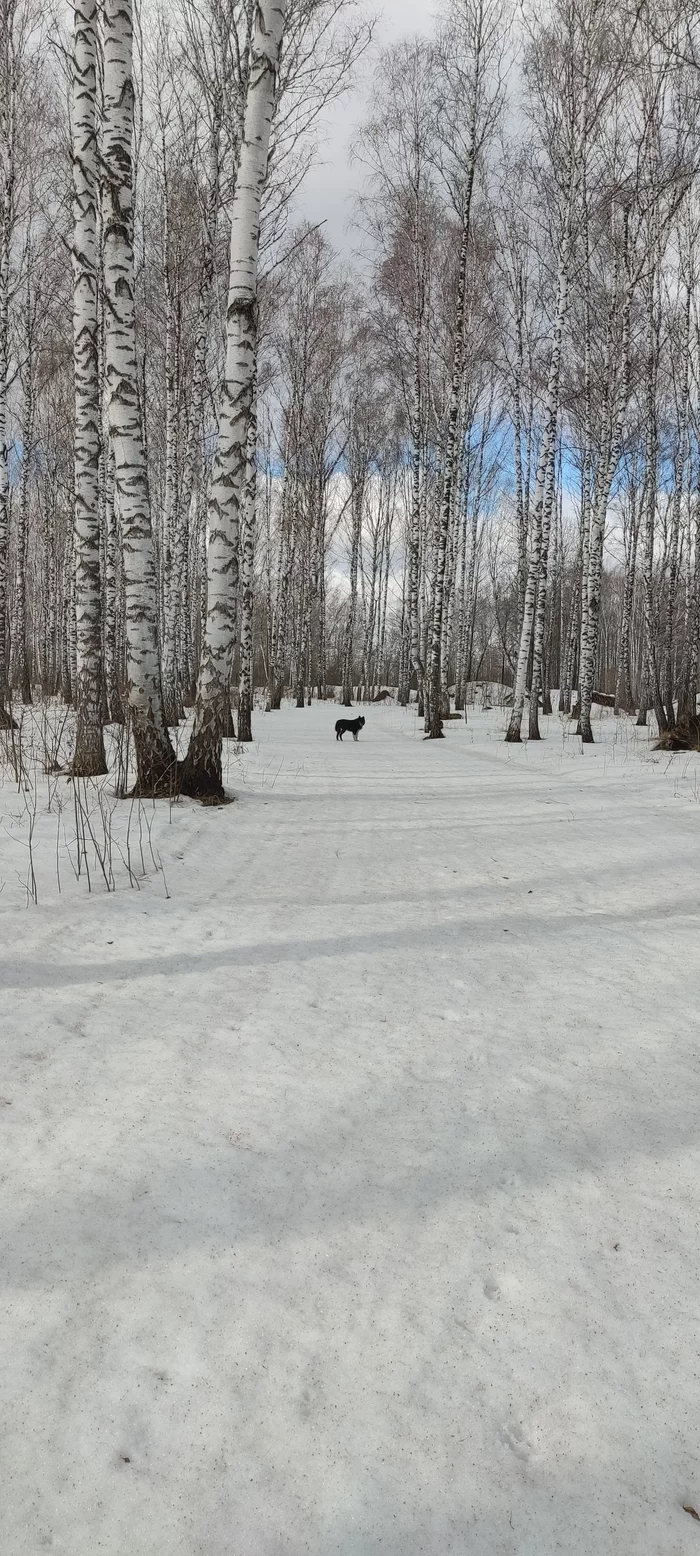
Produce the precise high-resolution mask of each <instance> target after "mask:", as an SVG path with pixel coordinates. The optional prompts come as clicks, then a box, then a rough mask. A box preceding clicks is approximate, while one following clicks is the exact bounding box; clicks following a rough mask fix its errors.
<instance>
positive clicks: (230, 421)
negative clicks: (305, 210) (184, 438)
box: [183, 0, 286, 798]
mask: <svg viewBox="0 0 700 1556" xmlns="http://www.w3.org/2000/svg"><path fill="white" fill-rule="evenodd" d="M285 11H286V0H277V3H275V0H259V4H258V7H257V10H256V16H255V30H254V34H253V41H252V49H251V63H250V76H249V82H248V96H247V101H246V110H245V123H244V129H243V140H242V144H241V154H240V161H239V168H238V178H237V182H236V190H235V194H234V197H233V208H232V214H231V266H230V279H229V294H228V310H227V322H226V379H225V384H224V389H223V403H222V406H221V415H220V420H219V439H218V446H217V451H216V459H215V465H214V472H213V477H212V488H211V494H210V498H209V515H208V516H209V555H208V566H207V619H206V625H205V636H204V643H203V645H202V654H201V659H200V667H199V678H198V683H197V695H196V699H195V717H194V729H193V731H192V738H191V740H190V747H189V750H188V753H187V757H186V759H185V763H184V766H183V786H184V788H185V791H186V793H188V794H193V795H199V796H212V797H214V798H223V793H224V791H223V784H222V775H221V745H222V736H223V731H224V729H225V727H226V723H227V717H228V711H229V709H228V697H229V688H230V681H231V670H232V660H233V649H234V643H235V634H236V606H237V593H238V541H239V523H240V507H241V498H242V495H243V489H244V485H245V468H246V443H247V436H248V424H249V419H250V411H251V405H252V398H253V384H254V379H255V358H256V344H257V298H258V252H259V246H260V206H261V200H262V194H263V189H264V187H265V182H266V179H267V164H268V152H269V145H270V128H271V125H272V116H273V112H274V107H275V84H276V80H277V66H278V62H279V56H280V49H281V45H282V36H283V32H284V22H285Z"/></svg>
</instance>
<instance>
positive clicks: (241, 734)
mask: <svg viewBox="0 0 700 1556" xmlns="http://www.w3.org/2000/svg"><path fill="white" fill-rule="evenodd" d="M257 431H258V420H257V415H256V408H255V396H253V404H252V406H251V412H250V422H249V425H248V447H247V451H246V482H245V502H244V504H243V523H242V525H241V623H240V634H239V635H240V666H239V672H240V673H239V679H238V739H239V740H243V741H249V740H252V738H253V730H252V713H253V569H254V563H255V510H256V496H257V484H258V474H257V466H256V452H257Z"/></svg>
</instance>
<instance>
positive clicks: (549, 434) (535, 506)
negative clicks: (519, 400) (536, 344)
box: [506, 166, 576, 742]
mask: <svg viewBox="0 0 700 1556" xmlns="http://www.w3.org/2000/svg"><path fill="white" fill-rule="evenodd" d="M575 182H576V180H575V169H574V167H573V166H572V168H571V174H570V185H569V192H568V198H567V205H566V213H565V217H564V224H563V231H562V238H561V242H560V245H559V256H558V264H557V289H556V308H555V314H554V325H553V329H552V341H551V346H550V353H549V372H548V377H547V391H546V395H545V403H544V428H543V432H542V440H541V443H540V450H539V457H538V461H537V474H536V477H535V491H534V496H533V503H532V513H531V518H530V549H529V557H528V571H527V583H526V586H525V602H524V606H523V619H522V626H521V631H520V647H519V650H518V664H517V669H516V675H515V690H514V693H513V712H512V715H511V719H510V723H509V725H508V730H507V733H506V740H508V741H515V742H517V741H519V740H520V729H521V724H522V718H523V710H524V708H525V695H526V691H527V672H528V665H529V662H530V648H531V644H532V633H533V626H534V620H535V609H536V604H537V591H538V584H539V576H540V560H541V554H542V520H543V508H544V501H545V495H546V488H547V472H548V469H549V462H550V459H551V457H552V454H553V450H554V445H555V440H556V433H557V420H558V415H559V379H560V373H561V352H562V338H563V334H564V322H565V319H566V314H567V309H568V300H569V280H570V271H571V258H572V248H573V230H572V228H573V197H574V189H575Z"/></svg>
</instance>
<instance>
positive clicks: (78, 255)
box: [71, 0, 107, 778]
mask: <svg viewBox="0 0 700 1556" xmlns="http://www.w3.org/2000/svg"><path fill="white" fill-rule="evenodd" d="M96 18H97V6H96V3H95V0H76V4H75V9H74V12H73V58H72V74H71V152H72V163H73V366H74V374H75V435H74V454H73V458H74V481H75V492H74V500H75V514H74V526H75V609H76V670H77V722H76V736H75V752H74V755H73V765H72V771H73V774H74V776H75V777H78V778H90V777H93V776H95V775H96V774H98V773H104V772H106V771H107V763H106V761H105V752H104V740H103V735H102V628H101V619H100V607H101V597H100V530H99V458H100V392H99V367H98V312H97V194H98V184H97V139H96V137H97V118H96V97H95V93H96V77H97V38H96Z"/></svg>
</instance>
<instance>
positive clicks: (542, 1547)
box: [0, 708, 700, 1556]
mask: <svg viewBox="0 0 700 1556" xmlns="http://www.w3.org/2000/svg"><path fill="white" fill-rule="evenodd" d="M333 717H334V710H333V709H332V708H313V709H309V710H304V711H303V712H297V711H296V710H295V709H291V708H290V709H285V710H283V711H282V713H280V714H279V715H270V716H268V717H267V718H265V717H259V718H258V720H257V726H256V727H257V732H258V735H259V742H258V744H257V746H256V747H255V748H254V749H252V750H251V751H250V752H249V753H248V754H247V755H246V757H245V758H244V771H245V782H241V779H240V776H238V775H237V774H236V772H235V769H232V782H233V786H234V788H235V789H236V790H237V792H238V794H239V796H240V797H239V800H238V802H237V803H236V804H235V805H234V806H231V807H228V808H227V809H224V810H220V811H211V810H210V811H207V810H202V809H201V808H197V807H193V806H191V805H184V804H183V805H182V806H178V807H175V808H174V810H173V813H172V825H170V826H169V825H168V821H167V808H164V811H163V815H162V816H160V817H159V821H158V826H159V829H160V830H159V846H160V847H161V850H162V852H163V856H164V858H165V861H166V868H167V874H168V882H169V887H170V892H171V899H170V900H169V901H167V900H166V899H165V897H164V895H163V892H162V888H161V887H159V886H156V885H155V883H154V884H153V885H152V886H151V887H147V888H145V889H144V890H143V891H142V892H141V893H137V892H129V891H128V890H122V891H121V892H120V893H118V894H117V895H116V896H112V897H106V896H103V897H99V896H93V897H90V898H88V897H81V898H79V899H78V898H76V899H71V901H70V903H66V902H65V901H64V900H62V901H61V903H60V904H55V905H54V904H53V903H49V902H47V903H46V904H43V905H42V903H41V902H40V905H39V907H38V908H33V909H31V910H26V909H23V908H20V907H18V906H14V905H13V904H12V903H11V902H8V901H7V900H6V895H5V894H4V895H3V896H2V897H0V926H1V929H2V951H1V954H0V1000H1V1002H2V1004H1V1008H2V1033H3V1055H2V1079H1V1080H0V1096H1V1097H2V1099H3V1102H4V1104H6V1105H3V1106H1V1107H0V1128H2V1131H3V1135H4V1137H5V1138H4V1142H3V1144H4V1151H3V1174H2V1207H1V1210H2V1222H1V1225H2V1274H3V1306H2V1326H1V1329H0V1343H1V1344H2V1355H3V1380H2V1384H1V1385H0V1388H1V1389H2V1396H3V1400H2V1402H3V1418H4V1433H5V1435H4V1440H3V1445H2V1459H1V1460H0V1475H1V1482H2V1496H1V1498H0V1501H1V1503H2V1506H1V1507H0V1550H1V1551H2V1556H20V1553H22V1556H25V1553H27V1556H40V1553H42V1552H43V1551H45V1550H50V1551H52V1552H55V1553H59V1552H60V1553H65V1556H97V1553H105V1556H127V1553H128V1556H302V1553H306V1552H309V1553H312V1556H331V1553H336V1552H337V1553H340V1556H379V1553H381V1556H423V1553H425V1556H448V1553H459V1556H499V1553H517V1556H525V1553H527V1556H550V1553H554V1552H560V1551H561V1552H567V1553H575V1556H579V1553H580V1556H607V1553H613V1552H615V1553H616V1556H620V1553H621V1552H622V1553H629V1556H632V1553H634V1556H636V1553H640V1556H641V1553H644V1556H685V1553H686V1552H687V1553H690V1552H694V1553H695V1552H698V1551H700V1532H699V1529H698V1524H697V1523H696V1522H695V1521H694V1520H693V1519H692V1518H691V1517H690V1516H689V1515H688V1514H687V1513H686V1512H684V1511H683V1503H694V1504H695V1505H696V1506H697V1507H698V1511H700V1391H699V1386H698V1369H699V1358H700V1283H699V1278H698V1277H699V1275H700V1253H699V1251H698V1214H697V1207H698V1177H699V1173H698V1168H699V1165H700V1164H699V1161H698V1139H699V1136H700V1119H699V1118H698V1080H699V1078H700V1064H699V1060H698V1050H699V1048H700V1012H699V1009H698V1006H699V1005H700V995H699V994H698V929H699V925H700V903H699V892H700V887H699V885H698V883H699V881H700V803H698V788H697V778H698V771H700V764H698V763H697V762H696V759H695V758H692V759H690V761H688V760H686V759H684V758H679V759H676V763H675V765H673V766H671V767H669V768H668V770H667V761H666V759H665V758H664V759H659V758H654V759H652V757H651V754H650V751H649V747H648V745H647V744H646V743H645V737H644V734H643V732H640V734H641V735H642V740H641V741H640V743H639V744H637V743H636V740H635V732H634V731H633V730H632V729H631V728H630V726H629V725H628V724H627V723H625V724H624V725H618V724H617V723H616V721H615V720H613V719H612V718H608V719H606V720H605V721H604V722H603V723H601V724H600V725H599V726H598V728H599V730H600V732H601V733H602V734H604V736H605V739H604V740H603V742H602V743H601V744H600V745H598V746H596V748H595V749H594V750H589V751H587V752H586V754H585V756H583V757H582V756H581V755H580V751H579V749H578V742H576V741H575V740H569V741H567V742H566V743H565V742H564V741H563V739H562V734H561V731H560V727H559V724H558V722H557V720H556V719H553V720H551V721H550V734H549V738H548V739H547V741H545V742H543V743H542V744H541V746H539V747H534V746H531V747H529V748H522V749H515V750H514V749H513V748H508V747H506V746H505V745H504V744H503V742H502V739H501V734H500V730H501V728H502V724H503V715H499V714H498V713H496V712H494V713H493V714H489V715H475V717H474V719H473V721H472V725H471V726H470V728H469V729H466V730H465V728H464V726H463V725H459V726H457V725H453V726H451V727H450V728H449V730H448V737H447V739H446V740H445V741H444V742H442V743H441V744H440V745H438V746H436V745H434V744H425V743H423V742H422V741H421V740H420V739H419V738H418V737H417V735H416V725H415V720H414V718H413V716H412V715H410V714H402V713H400V712H399V711H397V710H395V709H391V708H382V709H379V710H375V709H372V710H371V711H370V712H368V714H367V727H366V729H365V731H363V734H362V735H361V737H360V740H359V742H358V743H357V744H356V745H355V744H353V743H352V741H351V740H349V738H348V737H346V739H345V741H344V742H343V744H342V745H341V744H337V743H336V742H335V741H334V739H333V737H332V724H333ZM1 855H2V843H1V842H0V865H1V863H2V857H1Z"/></svg>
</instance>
